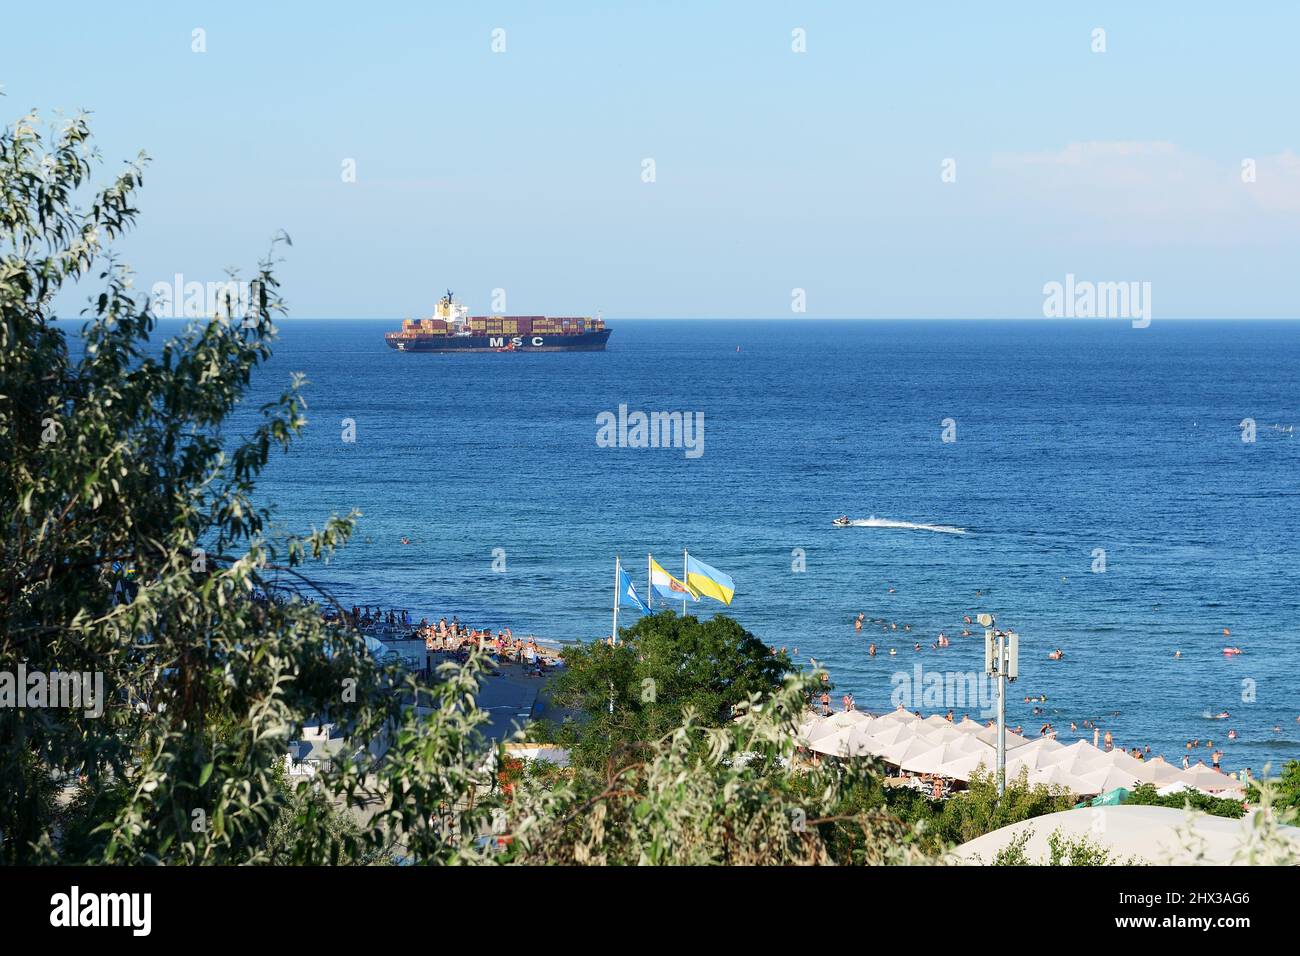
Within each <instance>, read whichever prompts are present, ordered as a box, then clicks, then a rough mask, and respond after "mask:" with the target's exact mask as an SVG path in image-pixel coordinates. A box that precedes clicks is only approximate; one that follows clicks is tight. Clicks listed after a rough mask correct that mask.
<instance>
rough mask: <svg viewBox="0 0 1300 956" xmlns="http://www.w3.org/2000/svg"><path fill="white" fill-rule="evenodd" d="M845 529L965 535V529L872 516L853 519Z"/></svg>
mask: <svg viewBox="0 0 1300 956" xmlns="http://www.w3.org/2000/svg"><path fill="white" fill-rule="evenodd" d="M847 527H850V528H901V529H903V530H906V531H935V532H938V533H939V534H967V531H966V529H965V528H954V527H953V526H952V525H948V524H917V523H916V522H913V521H894V520H892V519H890V518H877V517H875V516H874V515H872V516H871V517H870V518H853V519H851V520H850V521H849V523H848V525H847Z"/></svg>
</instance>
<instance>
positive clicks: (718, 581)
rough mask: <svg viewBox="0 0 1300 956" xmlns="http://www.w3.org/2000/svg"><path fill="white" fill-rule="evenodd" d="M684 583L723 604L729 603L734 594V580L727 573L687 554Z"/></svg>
mask: <svg viewBox="0 0 1300 956" xmlns="http://www.w3.org/2000/svg"><path fill="white" fill-rule="evenodd" d="M686 584H687V586H688V587H689V588H691V590H693V591H698V592H699V593H700V594H703V595H704V596H705V597H711V598H713V600H715V601H721V602H722V603H723V604H730V603H731V599H732V598H733V597H735V596H736V582H735V581H733V580H731V577H730V576H729V575H726V574H723V573H722V572H721V571H719V570H718V569H717V568H711V567H709V566H708V565H707V564H705V563H704V562H703V561H696V560H695V559H694V558H692V557H691V556H690V555H689V554H688V555H687V556H686Z"/></svg>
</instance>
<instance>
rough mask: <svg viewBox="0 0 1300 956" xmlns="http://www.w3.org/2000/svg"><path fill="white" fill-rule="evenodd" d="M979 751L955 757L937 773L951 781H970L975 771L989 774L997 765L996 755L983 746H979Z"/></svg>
mask: <svg viewBox="0 0 1300 956" xmlns="http://www.w3.org/2000/svg"><path fill="white" fill-rule="evenodd" d="M978 746H979V749H978V750H975V751H972V752H971V753H968V754H966V755H965V756H961V757H957V758H955V759H953V760H949V761H948V762H947V763H945V764H943V765H942V766H941V767H940V768H939V770H938V773H939V774H940V775H941V776H944V777H950V778H952V779H953V780H962V781H966V780H970V778H971V777H972V776H973V775H974V773H975V771H977V770H979V771H981V772H983V773H991V772H992V771H993V768H994V765H995V764H996V763H997V759H998V758H997V754H996V753H995V752H993V751H991V750H989V748H988V747H985V746H984V745H983V744H979V745H978Z"/></svg>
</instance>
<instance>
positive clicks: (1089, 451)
mask: <svg viewBox="0 0 1300 956" xmlns="http://www.w3.org/2000/svg"><path fill="white" fill-rule="evenodd" d="M392 324H395V323H375V322H348V321H308V320H289V321H286V322H284V323H283V326H282V330H281V339H280V342H279V344H278V346H277V351H276V357H275V358H274V359H273V361H272V363H271V364H270V365H269V366H268V368H267V370H266V371H265V373H263V374H262V375H261V376H260V377H259V379H258V380H257V382H256V386H255V392H256V395H255V396H254V401H262V400H265V399H267V398H269V397H271V395H272V394H274V393H278V391H279V390H280V389H281V388H282V387H283V386H284V385H285V383H286V382H287V380H288V377H289V374H290V373H291V372H293V371H301V372H304V373H306V375H307V377H308V378H309V380H310V382H311V384H310V385H309V386H308V390H307V395H308V398H309V401H310V404H311V408H310V410H309V413H308V416H309V418H310V419H311V421H312V424H311V426H310V427H309V428H308V431H307V434H306V437H305V438H304V439H303V440H302V442H301V443H300V444H299V445H298V446H297V447H296V448H295V450H294V451H293V452H292V453H291V455H290V456H288V457H281V456H277V458H276V460H275V462H274V464H273V466H272V468H271V469H270V471H269V472H268V474H267V475H266V477H265V478H264V480H263V481H262V483H261V487H262V489H263V492H264V494H265V496H266V499H267V500H268V501H270V502H273V503H274V505H275V508H276V513H277V517H278V519H279V520H280V521H281V522H283V524H284V525H285V526H287V527H289V528H293V529H297V530H302V529H305V528H308V527H310V526H311V525H313V524H316V525H319V524H320V522H321V521H322V520H323V519H324V518H325V516H326V515H328V514H329V513H330V512H333V511H337V512H345V511H347V510H348V509H349V508H353V507H355V508H359V509H360V510H361V511H362V512H363V513H364V517H363V518H362V519H361V524H360V533H359V536H358V538H357V539H356V540H355V542H354V544H353V545H351V546H350V547H349V548H348V549H347V551H346V552H345V553H344V554H343V555H341V556H340V557H339V558H338V559H337V560H336V561H335V562H334V563H332V564H331V565H330V566H329V567H328V568H326V569H323V570H322V571H320V573H319V575H318V576H319V577H320V578H321V579H323V580H324V581H326V582H327V583H329V584H330V585H331V586H332V587H333V588H334V589H335V590H336V591H337V593H338V595H339V596H340V598H341V599H343V600H344V601H345V602H347V603H353V602H356V603H383V604H386V605H396V606H399V607H400V606H405V607H409V608H411V609H412V611H413V613H415V614H417V615H426V614H427V615H429V616H430V617H435V618H436V617H437V616H439V615H442V614H446V615H448V616H450V615H451V614H453V613H455V614H458V615H459V616H460V617H461V619H462V620H465V621H469V622H474V623H483V624H491V625H494V626H497V625H507V624H508V625H511V626H512V627H513V628H514V630H515V632H516V633H528V632H533V633H536V634H538V635H541V636H545V637H549V638H554V639H575V638H576V639H591V638H595V637H598V636H600V635H604V634H608V632H609V626H610V600H611V592H612V564H613V559H614V555H615V554H619V555H622V557H623V560H624V563H625V566H627V567H628V568H629V569H631V571H632V573H633V575H634V578H635V579H636V580H637V582H638V586H639V587H641V588H642V589H643V588H644V580H645V558H646V553H647V552H653V553H654V554H655V555H656V556H657V557H658V558H659V559H660V561H661V563H663V564H664V565H665V566H666V567H668V569H669V570H670V571H674V572H679V571H680V567H681V559H682V549H683V548H684V547H688V548H690V550H691V552H692V553H693V554H696V555H697V556H698V557H699V558H700V559H701V560H704V561H707V562H709V563H711V564H713V565H715V566H716V567H718V568H720V569H722V570H724V571H727V572H729V573H730V574H731V575H732V576H733V577H734V578H735V579H736V582H737V596H736V599H735V602H734V604H733V605H732V607H731V610H730V613H732V614H733V615H734V616H735V617H737V618H738V619H739V620H740V621H741V622H742V623H744V624H745V625H746V626H747V627H748V628H750V629H751V630H753V631H754V632H755V633H757V634H758V635H759V636H760V637H761V638H763V639H764V640H765V641H767V642H768V643H770V644H774V645H778V646H786V647H788V648H794V647H798V649H799V656H800V657H801V658H807V657H808V656H809V655H813V656H815V657H816V658H817V659H818V660H820V661H824V662H825V663H826V664H827V665H828V666H829V669H830V671H831V675H832V678H833V680H834V681H835V683H836V685H837V687H838V688H839V689H840V691H845V690H847V691H852V692H853V693H854V694H855V696H856V698H857V702H858V706H859V707H860V708H863V709H873V710H874V709H881V708H887V707H889V706H890V704H889V698H890V694H891V691H892V690H893V684H892V683H891V674H893V673H894V672H896V671H899V670H904V671H910V670H911V668H912V665H913V664H914V663H915V662H917V661H920V662H921V663H923V665H924V666H925V667H926V668H927V669H928V668H936V669H939V670H944V671H968V670H979V669H981V667H982V639H981V637H980V636H979V635H980V630H979V629H978V628H975V627H972V631H973V633H974V634H975V635H976V636H973V637H961V636H960V634H961V632H962V630H963V624H962V618H963V616H964V615H966V614H970V615H974V614H976V613H977V612H978V611H980V610H988V611H991V612H993V613H995V614H996V615H997V617H998V620H999V623H1000V624H1001V625H1003V626H1006V627H1012V628H1014V629H1016V630H1017V631H1018V632H1019V633H1020V635H1021V642H1022V660H1021V679H1020V681H1019V682H1018V683H1017V684H1015V685H1013V687H1012V693H1011V700H1012V701H1013V703H1012V704H1011V705H1010V707H1009V711H1008V717H1009V721H1010V723H1011V724H1012V725H1013V726H1014V725H1015V724H1018V723H1019V724H1023V726H1024V727H1025V728H1026V730H1027V731H1031V732H1032V733H1035V734H1036V733H1037V730H1038V727H1039V725H1040V724H1041V723H1042V720H1041V719H1035V718H1034V717H1032V716H1031V715H1030V705H1027V704H1023V703H1021V701H1022V699H1023V697H1024V696H1025V695H1026V694H1030V693H1033V694H1038V693H1046V694H1047V695H1048V697H1049V702H1048V705H1047V706H1048V707H1049V712H1050V715H1051V716H1052V718H1053V720H1054V722H1055V725H1056V727H1057V728H1058V730H1061V731H1062V735H1061V736H1062V739H1064V740H1067V741H1068V740H1070V739H1073V738H1074V737H1076V736H1082V735H1083V733H1084V732H1083V731H1080V733H1079V734H1077V735H1072V734H1070V733H1069V732H1068V730H1069V721H1070V720H1077V721H1082V720H1083V719H1085V718H1092V719H1098V718H1100V719H1101V720H1102V722H1103V726H1104V727H1107V728H1110V729H1112V730H1113V732H1114V734H1115V736H1116V739H1117V742H1118V743H1119V744H1120V745H1122V746H1130V747H1131V746H1135V745H1148V744H1149V745H1150V746H1151V748H1152V750H1153V752H1162V753H1165V754H1166V756H1168V757H1169V758H1170V759H1171V760H1180V759H1181V755H1182V753H1183V752H1184V744H1185V742H1186V741H1187V740H1189V739H1191V738H1193V737H1199V738H1201V741H1202V746H1201V748H1200V749H1199V750H1198V751H1197V752H1196V753H1195V755H1194V759H1201V758H1205V759H1207V762H1208V757H1209V753H1210V751H1209V750H1208V749H1207V748H1206V747H1205V746H1204V744H1205V741H1206V739H1207V738H1210V739H1213V740H1214V742H1215V744H1216V745H1218V746H1222V747H1223V749H1224V751H1225V754H1226V757H1225V761H1224V762H1225V766H1227V767H1229V768H1236V767H1240V766H1250V767H1252V768H1254V769H1256V770H1258V769H1259V768H1261V767H1262V766H1263V764H1264V763H1265V761H1266V760H1270V759H1271V760H1273V761H1274V762H1275V763H1276V761H1277V759H1278V758H1281V757H1296V756H1300V743H1298V742H1297V741H1298V739H1300V724H1297V715H1300V680H1298V679H1297V678H1298V677H1300V675H1298V674H1297V665H1300V652H1298V651H1297V648H1296V643H1295V642H1296V638H1297V634H1298V633H1300V626H1298V620H1300V588H1298V587H1297V585H1298V584H1300V572H1298V570H1297V562H1296V552H1297V542H1298V541H1300V497H1298V496H1300V480H1298V478H1300V468H1298V467H1297V466H1298V465H1300V439H1298V438H1297V437H1296V435H1295V434H1288V433H1285V432H1282V431H1280V430H1276V429H1274V428H1272V427H1271V426H1273V425H1275V424H1276V425H1284V426H1285V425H1292V424H1300V396H1298V395H1297V373H1298V371H1300V323H1297V324H1286V323H1264V322H1260V323H1176V322H1155V323H1154V324H1152V326H1151V327H1150V328H1147V329H1133V328H1131V327H1130V326H1129V325H1128V324H1127V323H1121V322H1113V323H1107V322H1100V323H1066V322H1047V321H1041V322H1006V323H1002V322H979V323H961V322H923V323H922V322H811V321H810V322H799V323H776V322H723V321H695V322H656V321H639V322H630V321H624V322H613V323H611V324H612V325H613V326H614V329H615V331H614V335H613V337H612V339H611V342H610V347H609V350H608V351H607V352H605V353H597V354H569V355H563V354H559V355H557V354H542V355H525V354H512V355H503V354H488V355H460V356H439V355H409V354H398V353H394V352H391V351H389V350H388V349H387V348H386V347H385V346H384V343H383V340H382V337H381V335H382V332H383V331H385V329H386V328H388V327H389V326H390V325H392ZM738 346H739V351H738V350H737V347H738ZM620 403H626V404H627V405H628V406H629V407H630V408H631V409H641V410H644V411H651V410H678V411H690V412H694V411H702V412H703V413H704V417H705V431H704V453H703V455H702V456H701V457H699V458H696V459H690V458H687V457H686V455H685V453H684V451H683V450H681V449H628V448H602V447H598V446H597V443H596V430H597V427H596V416H597V415H598V413H600V412H602V411H614V410H616V409H617V408H618V406H619V404H620ZM1247 417H1250V418H1253V419H1254V420H1255V421H1256V423H1257V427H1258V430H1257V440H1256V441H1255V442H1254V443H1245V442H1243V441H1242V432H1241V429H1240V428H1239V427H1238V426H1239V423H1240V422H1241V421H1242V420H1243V419H1244V418H1247ZM344 418H352V419H354V420H355V421H356V441H355V442H354V443H345V442H344V441H343V440H342V439H341V433H342V425H341V421H342V419H344ZM947 418H951V419H954V420H955V422H956V434H957V440H956V441H955V442H951V443H945V442H943V441H942V440H941V435H942V431H943V426H942V424H941V423H942V422H943V420H944V419H947ZM841 513H847V514H849V515H850V516H853V517H867V516H868V515H875V516H877V517H882V518H890V519H897V520H902V521H908V522H916V523H933V524H942V525H950V526H956V527H959V528H963V529H967V530H968V531H969V533H968V534H965V535H952V534H941V533H935V532H929V531H923V530H895V529H882V528H849V529H835V528H833V527H831V523H830V522H831V518H832V517H833V516H835V515H838V514H841ZM403 535H405V536H408V537H409V538H410V539H411V543H410V544H408V545H403V544H401V543H400V538H401V537H402V536H403ZM498 548H500V549H504V552H505V563H506V571H505V573H497V572H494V571H493V569H492V562H493V555H494V549H498ZM1098 548H1100V549H1104V550H1105V562H1106V570H1105V572H1104V573H1094V572H1093V571H1092V567H1093V564H1094V549H1098ZM795 549H802V553H803V554H804V555H805V560H806V571H805V572H803V573H797V572H795V571H794V570H792V565H793V563H794V562H795V557H796V555H795ZM891 588H893V589H894V590H893V591H892V592H891V591H890V589H891ZM717 607H719V605H716V604H712V603H709V602H705V603H702V604H700V605H697V606H696V608H697V612H698V613H711V610H712V609H715V608H717ZM859 611H862V612H865V613H866V616H867V618H868V622H870V619H872V618H883V619H885V620H887V621H891V622H897V623H898V625H899V631H897V632H894V631H887V630H881V628H880V626H879V625H872V624H871V623H868V624H867V626H866V628H865V629H864V630H863V631H862V632H861V633H857V632H855V631H854V629H853V627H852V620H853V618H854V616H855V615H856V614H857V613H858V612H859ZM625 613H627V614H628V615H629V616H630V615H631V614H632V613H634V612H632V611H630V610H628V611H627V612H625ZM627 619H628V618H625V620H627ZM905 623H910V624H911V625H912V632H911V633H910V634H904V633H903V630H902V628H903V625H904V624H905ZM1224 628H1230V629H1231V637H1230V638H1225V637H1224V636H1223V634H1222V631H1223V629H1224ZM940 631H942V632H943V633H945V634H946V635H948V636H949V637H951V638H952V641H953V646H952V647H950V648H947V649H941V650H933V649H931V643H932V642H933V641H934V639H935V637H936V636H937V635H938V634H939V632H940ZM913 639H919V640H921V641H922V646H923V648H924V649H923V651H921V652H919V653H918V652H916V651H914V650H913V648H912V641H913ZM869 640H875V641H876V642H877V643H878V645H879V646H880V649H881V653H880V656H877V657H876V658H874V659H871V658H869V657H868V655H867V653H866V645H867V643H868V641H869ZM1225 644H1234V645H1238V646H1240V647H1242V648H1243V649H1244V650H1245V654H1244V655H1243V656H1241V657H1237V658H1235V659H1234V658H1225V657H1224V656H1223V655H1222V653H1221V648H1222V647H1223V646H1225ZM1058 646H1059V647H1060V648H1062V649H1063V650H1064V651H1065V653H1066V659H1065V660H1064V661H1062V662H1050V661H1048V660H1047V659H1046V655H1047V653H1048V651H1049V650H1050V649H1052V648H1054V647H1058ZM889 647H895V648H896V649H897V651H898V654H897V656H896V657H892V658H891V657H889V656H888V653H887V651H888V648H889ZM1175 649H1178V650H1181V651H1182V659H1181V660H1175V659H1174V656H1173V655H1174V651H1175ZM966 709H969V708H966ZM1224 709H1226V710H1228V711H1229V712H1230V713H1231V715H1232V716H1231V719H1230V720H1226V721H1212V720H1209V719H1208V717H1207V715H1208V714H1210V713H1215V712H1218V711H1221V710H1224ZM960 712H961V709H959V713H960ZM1275 725H1276V726H1279V727H1280V728H1281V729H1280V732H1274V730H1273V728H1274V726H1275ZM1230 727H1231V728H1235V729H1236V730H1237V731H1238V733H1239V734H1240V735H1241V739H1240V740H1238V741H1234V742H1229V741H1228V740H1227V739H1226V736H1225V735H1226V732H1227V730H1228V729H1229V728H1230ZM1089 736H1090V734H1089Z"/></svg>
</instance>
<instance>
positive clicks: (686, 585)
mask: <svg viewBox="0 0 1300 956" xmlns="http://www.w3.org/2000/svg"><path fill="white" fill-rule="evenodd" d="M688 577H690V574H689V573H688V572H687V570H686V549H685V548H682V584H683V585H684V586H685V587H686V590H687V594H689V593H690V588H691V585H690V582H689V581H687V580H686V579H687V578H688ZM685 616H686V594H683V595H682V617H685Z"/></svg>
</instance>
